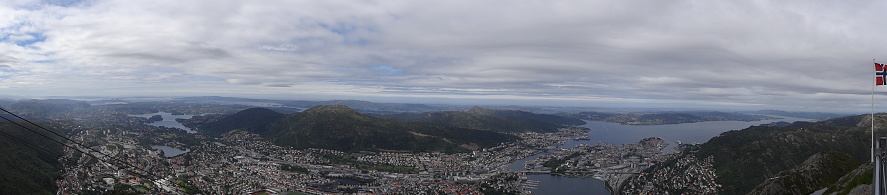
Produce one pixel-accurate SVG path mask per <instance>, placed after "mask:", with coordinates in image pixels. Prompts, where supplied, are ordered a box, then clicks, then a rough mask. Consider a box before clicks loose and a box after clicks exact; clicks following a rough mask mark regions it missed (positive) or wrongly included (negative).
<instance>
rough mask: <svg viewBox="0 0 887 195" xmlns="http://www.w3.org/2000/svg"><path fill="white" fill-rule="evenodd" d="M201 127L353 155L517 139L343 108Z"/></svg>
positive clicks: (261, 114) (257, 113)
mask: <svg viewBox="0 0 887 195" xmlns="http://www.w3.org/2000/svg"><path fill="white" fill-rule="evenodd" d="M196 126H197V127H198V128H199V130H200V131H201V132H204V133H207V134H209V135H212V136H218V135H221V134H224V133H227V132H230V131H249V132H252V133H257V134H259V135H262V136H264V137H266V138H268V139H270V140H272V141H273V142H274V143H275V144H278V145H283V146H292V147H295V148H324V149H334V150H340V151H352V152H353V151H362V150H369V151H377V150H396V151H445V152H463V151H468V150H470V149H477V148H480V147H490V146H495V145H496V144H499V143H502V142H507V141H512V140H516V139H517V137H515V136H511V135H505V134H500V133H496V132H492V131H483V130H475V129H468V128H459V127H449V126H442V125H436V124H430V123H404V122H400V121H397V120H391V119H380V118H375V117H372V116H368V115H364V114H361V113H359V112H357V111H356V110H354V109H351V108H349V107H347V106H343V105H323V106H316V107H313V108H310V109H308V110H305V111H303V112H300V113H295V114H289V115H284V114H280V113H276V112H274V111H272V110H269V109H265V108H252V109H247V110H244V111H241V112H238V113H235V114H232V115H230V116H226V117H223V118H220V119H218V120H216V121H213V122H206V123H202V124H196Z"/></svg>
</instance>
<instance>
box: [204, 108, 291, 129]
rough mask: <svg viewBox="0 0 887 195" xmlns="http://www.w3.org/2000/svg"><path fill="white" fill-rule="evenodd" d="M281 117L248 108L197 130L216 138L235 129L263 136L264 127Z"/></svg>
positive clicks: (263, 110)
mask: <svg viewBox="0 0 887 195" xmlns="http://www.w3.org/2000/svg"><path fill="white" fill-rule="evenodd" d="M283 116H284V115H283V114H281V113H278V112H275V111H273V110H270V109H267V108H250V109H246V110H243V111H240V112H237V113H234V114H232V115H229V116H226V117H224V118H222V119H219V120H217V121H215V122H212V123H209V124H206V125H203V126H200V127H199V129H200V130H201V132H204V133H206V134H208V135H211V136H218V135H221V134H224V133H227V132H228V131H231V130H235V129H240V130H245V131H249V132H254V133H257V134H265V133H266V132H265V131H266V130H267V128H266V127H267V126H268V125H269V124H271V123H274V122H275V121H277V120H279V119H280V118H281V117H283Z"/></svg>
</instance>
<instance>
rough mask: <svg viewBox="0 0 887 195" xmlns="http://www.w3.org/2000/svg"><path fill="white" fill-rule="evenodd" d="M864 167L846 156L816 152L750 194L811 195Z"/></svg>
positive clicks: (831, 152)
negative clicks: (857, 168) (860, 166)
mask: <svg viewBox="0 0 887 195" xmlns="http://www.w3.org/2000/svg"><path fill="white" fill-rule="evenodd" d="M860 164H862V163H860V162H859V161H857V160H854V159H853V158H852V157H850V155H847V154H844V153H839V152H834V151H829V152H820V153H816V154H814V155H813V156H810V158H807V160H805V161H804V162H803V163H801V164H800V165H798V166H797V167H795V168H792V169H789V170H785V171H782V172H780V173H779V174H778V175H776V176H775V177H773V178H769V179H767V180H766V181H764V182H763V183H761V184H760V185H758V186H757V187H755V189H754V190H752V192H751V193H749V194H810V193H813V192H815V191H817V190H819V189H822V188H825V187H829V185H831V184H833V183H835V182H837V181H838V179H840V178H841V176H844V174H846V173H848V172H850V171H852V170H853V169H855V168H856V167H858V166H859V165H860Z"/></svg>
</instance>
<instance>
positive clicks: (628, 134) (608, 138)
mask: <svg viewBox="0 0 887 195" xmlns="http://www.w3.org/2000/svg"><path fill="white" fill-rule="evenodd" d="M781 118H782V119H772V120H761V121H750V122H745V121H707V122H698V123H682V124H669V125H649V126H632V125H622V124H619V123H610V122H600V121H585V122H587V123H588V124H586V125H582V127H586V128H589V129H590V130H589V131H588V133H589V134H590V136H589V140H570V141H567V142H566V143H565V144H564V145H562V146H560V147H559V148H572V147H575V146H577V145H579V144H586V145H597V144H598V142H604V143H610V144H617V145H621V144H628V143H635V142H638V141H640V140H641V139H644V138H648V137H659V138H662V139H663V140H664V141H665V142H666V143H668V144H669V145H668V147H666V148H665V149H664V152H673V151H674V149H673V147H674V146H676V144H675V141H681V142H683V143H693V142H697V143H704V142H706V141H708V140H709V139H711V138H712V137H715V136H717V135H719V134H721V133H723V132H726V131H730V130H741V129H745V128H748V127H749V126H753V125H760V124H768V123H772V122H779V121H786V122H795V121H810V120H811V119H804V118H793V117H781ZM550 152H551V151H546V152H544V153H541V154H537V155H533V156H530V157H527V158H524V159H521V160H518V161H515V162H513V163H511V164H509V166H508V168H509V169H511V170H524V168H523V164H524V162H526V161H528V160H530V159H535V158H538V157H539V156H542V155H545V154H548V153H550ZM527 178H528V179H529V180H534V181H537V182H538V185H537V186H536V188H535V189H530V191H532V192H533V193H534V194H539V195H549V194H609V193H610V191H609V190H607V188H606V183H604V182H603V181H600V180H597V179H593V178H568V177H561V176H553V175H548V174H541V175H527Z"/></svg>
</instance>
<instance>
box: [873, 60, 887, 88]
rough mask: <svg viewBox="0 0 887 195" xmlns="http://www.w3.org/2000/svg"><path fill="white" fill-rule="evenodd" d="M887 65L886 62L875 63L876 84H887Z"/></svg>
mask: <svg viewBox="0 0 887 195" xmlns="http://www.w3.org/2000/svg"><path fill="white" fill-rule="evenodd" d="M885 81H887V67H884V64H879V63H875V85H887V83H884V82H885Z"/></svg>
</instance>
